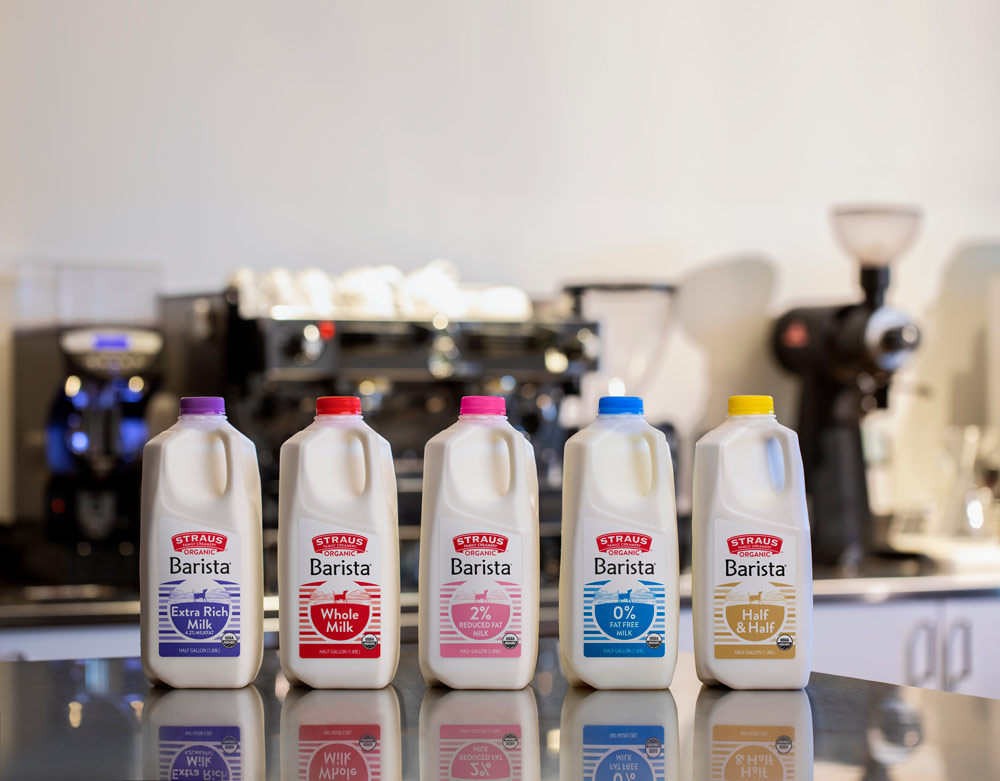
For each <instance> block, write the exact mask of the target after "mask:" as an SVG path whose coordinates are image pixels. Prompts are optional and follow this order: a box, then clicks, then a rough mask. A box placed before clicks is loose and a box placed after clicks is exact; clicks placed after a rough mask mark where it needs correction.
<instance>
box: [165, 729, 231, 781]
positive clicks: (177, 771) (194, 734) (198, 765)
mask: <svg viewBox="0 0 1000 781" xmlns="http://www.w3.org/2000/svg"><path fill="white" fill-rule="evenodd" d="M157 738H158V742H159V748H160V755H159V762H158V766H159V778H160V779H161V781H177V779H197V780H198V781H229V780H230V779H233V780H234V781H235V779H240V778H242V777H243V767H242V764H243V763H242V751H241V748H242V746H241V745H240V728H239V727H187V726H185V727H160V731H159V734H158V736H157Z"/></svg>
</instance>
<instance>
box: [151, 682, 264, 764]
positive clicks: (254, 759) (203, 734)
mask: <svg viewBox="0 0 1000 781" xmlns="http://www.w3.org/2000/svg"><path fill="white" fill-rule="evenodd" d="M142 743H143V750H142V754H143V774H142V777H143V778H147V779H159V780H160V781H174V779H179V778H214V779H230V778H231V779H236V778H248V779H249V778H263V777H264V773H265V765H264V705H263V703H262V702H261V699H260V694H259V693H258V692H257V690H256V689H255V688H254V687H253V686H245V687H244V688H242V689H232V690H220V689H166V688H163V687H158V688H154V689H151V690H150V691H149V694H147V695H146V700H145V702H144V703H143V707H142Z"/></svg>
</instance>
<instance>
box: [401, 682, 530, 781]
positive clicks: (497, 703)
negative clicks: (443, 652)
mask: <svg viewBox="0 0 1000 781" xmlns="http://www.w3.org/2000/svg"><path fill="white" fill-rule="evenodd" d="M420 778H421V781H427V780H429V779H434V781H437V780H438V779H441V781H444V779H449V781H450V779H482V781H490V779H497V781H499V780H500V779H503V780H504V781H538V779H540V778H541V757H540V756H539V749H538V708H537V706H536V705H535V693H534V691H532V690H531V689H521V690H520V691H447V690H444V689H427V690H426V691H425V692H424V699H423V701H422V702H421V704H420Z"/></svg>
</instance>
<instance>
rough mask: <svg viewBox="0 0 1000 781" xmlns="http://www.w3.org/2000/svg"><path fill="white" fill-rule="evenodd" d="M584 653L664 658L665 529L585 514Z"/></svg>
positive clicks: (581, 569) (580, 567)
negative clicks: (641, 527) (638, 526)
mask: <svg viewBox="0 0 1000 781" xmlns="http://www.w3.org/2000/svg"><path fill="white" fill-rule="evenodd" d="M583 535H584V544H583V545H582V546H580V550H581V556H582V560H581V561H579V562H577V566H578V571H579V572H582V573H584V584H583V655H584V656H589V657H605V658H608V657H621V658H627V657H662V656H663V655H664V653H665V651H666V646H665V640H666V638H665V636H664V635H665V632H666V586H665V584H664V580H663V577H664V571H665V569H666V553H665V550H666V549H665V546H664V540H663V535H662V534H652V533H649V532H640V531H637V530H635V529H630V528H629V527H627V526H620V525H618V524H614V523H609V522H607V521H598V520H595V519H593V518H585V519H584V522H583Z"/></svg>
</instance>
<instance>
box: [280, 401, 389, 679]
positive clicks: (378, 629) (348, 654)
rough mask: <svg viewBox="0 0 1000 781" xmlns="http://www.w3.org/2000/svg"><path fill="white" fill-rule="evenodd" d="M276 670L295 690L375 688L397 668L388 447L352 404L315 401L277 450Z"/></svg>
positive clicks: (354, 402) (358, 409) (358, 403)
mask: <svg viewBox="0 0 1000 781" xmlns="http://www.w3.org/2000/svg"><path fill="white" fill-rule="evenodd" d="M278 581H279V586H280V588H279V601H280V611H279V615H280V629H281V643H280V655H281V667H282V670H283V671H284V673H285V675H286V676H287V677H288V679H289V680H290V681H291V682H293V683H306V684H308V685H310V686H314V687H318V688H338V689H356V688H371V689H380V688H382V687H383V686H385V685H386V684H388V683H389V681H391V680H392V677H393V676H394V675H395V673H396V665H397V663H398V662H399V527H398V522H397V514H396V476H395V472H394V470H393V464H392V452H391V450H390V448H389V443H388V442H386V441H385V440H384V439H383V438H382V437H380V436H379V435H378V434H376V433H375V432H374V431H372V429H371V428H369V427H368V426H367V425H366V424H365V422H364V420H362V417H361V402H360V400H359V399H358V398H357V397H354V396H325V397H322V398H320V399H317V401H316V419H315V421H314V422H313V423H312V424H311V425H309V426H308V427H307V428H305V429H304V430H302V431H300V432H299V433H298V434H295V435H294V436H293V437H292V438H291V439H289V440H288V441H287V442H285V444H284V445H282V448H281V477H280V487H279V518H278Z"/></svg>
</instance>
